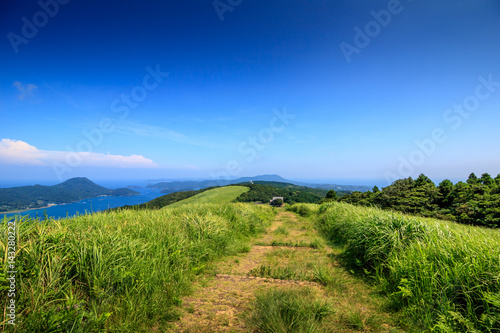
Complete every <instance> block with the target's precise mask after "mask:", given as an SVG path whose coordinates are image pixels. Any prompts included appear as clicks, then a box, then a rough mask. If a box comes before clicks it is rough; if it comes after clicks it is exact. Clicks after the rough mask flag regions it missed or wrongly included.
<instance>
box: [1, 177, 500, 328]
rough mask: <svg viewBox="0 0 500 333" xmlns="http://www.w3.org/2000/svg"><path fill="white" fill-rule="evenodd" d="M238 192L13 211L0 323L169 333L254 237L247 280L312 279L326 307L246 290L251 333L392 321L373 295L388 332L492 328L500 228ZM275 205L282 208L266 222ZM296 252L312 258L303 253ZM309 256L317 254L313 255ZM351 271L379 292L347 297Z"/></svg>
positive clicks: (498, 293) (498, 314)
mask: <svg viewBox="0 0 500 333" xmlns="http://www.w3.org/2000/svg"><path fill="white" fill-rule="evenodd" d="M247 190H248V188H247V187H239V186H228V187H222V188H218V189H214V190H207V191H205V192H202V193H200V194H199V195H197V196H193V197H191V198H188V199H187V200H182V201H179V202H177V203H175V204H174V205H170V206H168V207H164V208H162V209H143V210H134V209H123V210H114V211H109V212H105V213H97V214H92V215H82V216H77V217H75V218H71V219H62V220H51V219H47V220H43V221H40V220H33V219H28V218H17V220H16V237H15V243H16V248H17V250H16V253H15V268H16V271H17V273H16V289H17V290H16V309H17V313H16V325H15V326H12V325H10V324H8V322H7V321H8V319H9V318H8V317H7V316H6V315H5V314H6V313H8V309H7V308H6V307H7V304H9V301H10V299H9V297H8V296H7V295H8V293H7V289H8V285H9V284H8V283H7V277H8V275H7V274H6V273H7V271H8V261H9V256H10V255H9V253H8V252H9V248H8V231H9V230H8V225H7V221H8V220H7V219H5V220H4V221H3V222H4V223H2V224H0V229H1V235H2V236H1V237H2V238H1V239H0V250H1V251H3V253H4V256H3V257H2V267H3V268H4V270H3V271H2V272H1V273H0V279H1V280H2V287H1V288H2V293H0V301H1V302H2V306H3V307H4V317H3V318H4V319H3V321H2V323H1V326H2V329H3V331H7V332H95V331H106V332H130V331H133V332H150V331H158V332H162V331H169V330H170V329H171V325H173V324H172V323H174V322H179V319H180V317H181V316H184V315H185V314H184V313H183V312H182V308H183V297H185V296H186V295H189V294H191V293H192V292H193V285H194V284H195V282H196V281H198V282H199V281H200V280H201V281H204V280H205V279H206V278H207V277H208V279H210V276H212V277H213V276H215V274H216V272H217V270H220V267H225V266H224V265H226V264H225V263H226V262H229V261H231V260H233V259H234V258H235V256H236V258H239V257H238V256H240V255H241V256H244V255H246V254H247V253H249V251H251V248H252V246H256V247H257V248H258V247H259V246H260V248H261V249H266V251H270V252H269V255H266V256H264V257H262V258H263V259H262V260H263V261H262V263H260V264H259V265H256V266H255V267H254V268H252V269H251V270H250V271H249V272H248V273H247V275H248V276H253V277H261V278H272V279H277V280H285V281H288V280H300V281H310V282H315V283H319V284H320V285H323V286H325V291H324V293H325V295H326V296H325V297H329V301H328V302H327V303H324V302H323V301H321V299H322V297H323V296H321V297H320V296H314V295H313V294H311V291H307V290H305V291H304V290H302V291H301V290H298V289H297V290H288V291H286V290H285V291H276V292H271V291H270V292H257V293H256V299H255V302H256V303H255V304H256V305H255V306H254V311H253V312H252V314H251V316H250V323H253V324H252V325H257V326H258V327H260V329H261V330H262V331H269V332H273V330H275V328H272V327H276V326H275V325H278V326H279V325H284V324H283V322H282V320H285V319H286V318H288V317H289V318H288V319H286V320H289V321H290V323H289V324H286V325H289V327H295V326H294V325H295V324H297V323H298V322H297V320H298V321H303V320H302V319H297V318H307V320H306V321H304V323H301V324H300V325H301V326H300V327H303V328H301V329H300V331H302V330H303V331H304V332H309V331H311V330H312V331H318V332H319V331H324V330H320V329H319V328H318V327H320V326H321V325H323V326H324V325H326V326H328V325H330V324H331V323H332V322H337V324H335V325H338V326H335V327H344V328H345V331H346V332H347V331H350V329H354V330H356V329H358V330H359V329H360V330H364V329H367V328H369V329H371V330H375V331H380V330H383V329H384V327H386V328H388V327H393V328H394V327H395V326H394V325H393V324H392V323H391V320H392V319H387V318H388V317H384V316H385V315H383V314H382V312H376V311H375V310H373V311H374V312H373V313H371V312H370V314H367V313H365V312H363V311H365V310H363V309H365V308H366V307H367V306H366V304H371V303H373V304H378V303H377V302H379V301H377V300H376V299H379V297H380V295H382V297H381V298H380V299H383V302H384V304H386V305H385V309H387V310H389V311H390V312H392V313H393V314H394V318H398V320H399V324H398V327H400V328H405V327H406V328H407V330H408V331H412V332H413V331H418V332H427V331H435V332H499V331H500V246H499V245H500V230H493V229H486V228H482V227H474V226H466V225H461V224H457V223H454V222H449V221H442V220H436V219H429V218H423V217H414V216H410V215H404V214H402V213H397V212H392V211H387V210H380V209H376V208H368V207H359V206H353V205H350V204H347V203H342V202H329V203H324V204H321V205H316V204H304V203H303V204H295V205H292V206H290V205H287V206H286V207H285V210H287V211H289V212H286V213H285V212H283V211H282V209H275V208H272V207H270V206H269V205H254V204H245V203H234V202H230V201H233V200H235V198H236V197H238V195H240V194H241V193H243V192H244V191H247ZM200 202H202V203H200ZM277 212H281V213H280V214H285V215H278V216H282V217H281V219H280V220H278V221H276V217H277V215H276V214H277ZM290 212H293V213H295V214H291V213H290ZM286 214H289V215H286ZM287 216H288V217H287ZM293 216H297V218H298V220H297V219H296V218H292V217H293ZM285 217H286V218H285ZM273 221H274V222H273ZM280 221H281V222H280ZM271 223H274V227H272V228H271V229H270V231H269V230H268V232H267V233H266V230H267V228H268V227H269V226H270V225H271ZM314 229H316V230H317V231H319V232H320V235H322V236H323V238H324V239H326V240H327V241H328V242H329V245H330V247H328V246H325V244H324V242H325V240H323V239H322V238H320V236H319V235H317V231H316V230H314ZM258 237H260V238H258ZM273 247H274V248H275V250H271V249H270V248H273ZM328 248H330V250H328ZM307 251H309V252H311V255H312V253H313V252H314V251H316V252H317V253H316V252H314V253H316V254H315V255H314V256H307V255H305V253H308V252H307ZM318 251H319V252H318ZM296 252H297V253H300V255H299V254H297V253H296ZM323 252H324V253H323ZM318 253H323V254H325V256H324V258H323V259H322V260H323V261H321V260H320V258H319V257H317V256H318V255H319V254H318ZM328 253H329V254H328ZM326 254H328V256H326ZM282 255H284V256H286V258H287V260H288V261H289V262H288V261H287V260H284V258H282V257H280V256H282ZM275 257H276V258H275ZM278 257H279V258H278ZM228 258H233V259H228ZM242 258H243V257H242ZM306 259H307V260H306ZM234 260H235V262H239V260H240V259H234ZM241 260H243V259H241ZM249 260H250V259H249ZM273 260H274V261H273ZM303 261H304V262H303ZM231 262H232V261H231ZM285 262H288V263H287V264H286V265H285V266H283V265H284V263H285ZM337 263H338V264H339V265H337ZM221 264H222V266H221ZM217 265H218V266H217ZM282 266H283V267H282ZM217 267H219V268H217ZM252 267H253V266H252ZM349 276H350V277H349ZM353 277H354V278H355V279H356V278H358V277H359V278H360V279H361V280H360V281H364V282H365V284H366V282H368V285H370V288H375V289H376V290H378V291H379V295H378V296H369V295H368V293H367V292H366V291H363V293H362V294H364V295H365V294H366V295H365V296H363V297H362V298H360V297H359V296H356V295H357V294H356V292H355V291H356V290H355V289H359V290H364V288H365V287H364V286H362V285H361V284H360V282H359V283H358V282H356V281H354V280H353V279H352V278H353ZM351 289H352V290H351ZM346 290H351V291H350V293H346ZM234 292H237V291H236V290H235V291H234ZM238 292H239V291H238ZM318 295H319V294H318ZM332 297H333V298H332ZM335 297H337V298H338V297H344V298H345V299H343V300H342V302H339V301H335V299H336V298H335ZM356 297H357V298H356ZM372 298H373V300H372ZM355 299H358V300H357V301H354V300H355ZM361 299H363V301H360V300H361ZM315 300H317V301H318V302H316V301H315ZM315 302H316V303H315ZM350 303H353V304H350ZM238 304H239V303H238ZM329 304H330V305H329ZM332 304H333V307H332ZM283 306H285V308H286V318H281V316H282V315H283V313H282V310H279V309H280V308H281V307H283ZM351 307H352V309H351ZM371 307H373V308H375V307H376V306H369V308H371ZM358 308H359V309H358ZM380 309H381V308H380ZM292 310H293V311H292ZM273 311H274V312H273ZM276 311H277V312H276ZM283 311H284V310H283ZM290 311H292V312H290ZM318 311H319V312H318ZM370 311H372V310H370ZM377 311H379V310H377ZM391 316H392V315H391ZM358 317H359V318H358ZM280 318H281V319H280ZM363 318H365V319H366V320H365V319H363ZM373 318H375V319H376V320H375V319H373ZM381 318H382V319H381ZM383 318H386V319H383ZM323 319H325V320H323ZM358 319H359V320H358ZM369 319H370V320H371V322H370V320H369ZM304 320H305V319H304ZM311 320H312V321H311ZM320 321H321V322H322V323H323V324H321V325H320ZM379 322H387V323H388V324H387V325H386V324H384V325H385V326H384V325H382V324H380V323H379ZM256 323H257V324H256ZM264 323H269V327H268V328H263V327H264V326H266V325H267V324H265V325H264ZM346 323H347V324H346ZM302 324H303V325H302ZM263 325H264V326H263ZM318 325H319V326H318ZM266 327H267V326H266ZM308 327H309V328H310V329H309V328H308ZM313 327H316V328H313ZM415 327H416V328H417V329H416V330H415ZM312 331H311V332H312ZM326 331H328V330H326ZM393 331H394V332H396V331H398V332H399V331H400V330H399V328H398V329H396V328H394V330H393ZM283 332H288V330H286V329H285V330H284V331H283Z"/></svg>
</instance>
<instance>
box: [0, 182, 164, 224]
mask: <svg viewBox="0 0 500 333" xmlns="http://www.w3.org/2000/svg"><path fill="white" fill-rule="evenodd" d="M133 190H134V191H137V192H139V193H141V194H140V195H132V196H128V197H98V198H93V199H85V200H82V201H78V202H73V203H69V204H64V205H57V206H52V207H49V208H42V209H33V210H28V211H24V212H20V213H10V214H0V219H3V217H4V216H7V217H10V216H14V215H21V216H27V215H29V216H30V217H32V218H36V217H40V218H43V217H44V216H45V213H46V214H47V215H48V217H51V218H54V219H60V218H66V217H72V216H75V215H77V214H79V215H82V214H85V213H96V212H100V211H103V210H106V209H108V208H115V207H121V206H125V205H138V204H141V203H145V202H148V201H150V200H153V199H155V198H158V197H160V196H162V195H165V193H160V190H157V189H150V188H134V189H133Z"/></svg>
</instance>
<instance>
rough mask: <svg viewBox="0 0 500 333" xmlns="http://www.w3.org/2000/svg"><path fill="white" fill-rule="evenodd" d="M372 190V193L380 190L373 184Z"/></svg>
mask: <svg viewBox="0 0 500 333" xmlns="http://www.w3.org/2000/svg"><path fill="white" fill-rule="evenodd" d="M372 192H373V193H379V192H380V189H379V188H378V186H377V185H375V186H373V189H372Z"/></svg>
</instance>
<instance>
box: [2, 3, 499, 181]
mask: <svg viewBox="0 0 500 333" xmlns="http://www.w3.org/2000/svg"><path fill="white" fill-rule="evenodd" d="M0 31H1V39H0V40H1V42H0V70H1V72H0V73H1V75H0V117H1V119H0V180H4V181H5V180H24V181H26V182H28V181H32V180H39V181H45V182H51V181H52V182H54V183H57V182H58V181H59V180H65V179H68V178H71V177H77V176H85V177H89V178H91V179H123V178H130V179H135V178H141V179H156V178H181V177H182V178H205V179H208V178H212V177H216V176H218V177H219V176H220V177H227V176H231V177H240V176H252V175H257V174H279V175H281V176H283V177H285V178H291V179H316V180H329V181H335V182H337V183H340V184H342V183H344V184H345V183H358V184H360V183H361V184H362V183H365V184H367V185H370V184H373V183H377V184H382V185H387V184H388V183H390V181H392V180H394V179H397V178H403V177H407V176H412V177H415V176H418V174H420V173H425V174H426V175H428V176H429V177H430V178H432V179H434V180H440V179H444V178H450V179H465V178H466V177H467V176H468V174H469V173H471V172H475V173H476V174H478V175H480V174H481V173H483V172H488V173H490V174H492V175H493V176H496V175H497V174H498V173H500V145H499V138H500V131H499V124H500V61H499V56H500V3H499V2H498V1H496V0H484V1H473V0H467V1H451V0H442V1H431V0H420V1H410V0H401V1H395V0H391V1H347V0H346V1H343V0H339V1H337V0H336V1H331V0H308V1H286V2H285V1H273V0H266V1H262V0H253V1H250V0H216V1H213V0H204V1H201V0H199V1H198V0H197V1H126V0H121V1H94V0H87V1H79V0H41V1H40V2H39V1H11V2H2V4H1V5H0Z"/></svg>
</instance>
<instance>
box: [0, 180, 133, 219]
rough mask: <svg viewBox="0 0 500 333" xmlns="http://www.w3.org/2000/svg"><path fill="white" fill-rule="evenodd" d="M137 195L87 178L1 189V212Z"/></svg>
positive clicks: (131, 191)
mask: <svg viewBox="0 0 500 333" xmlns="http://www.w3.org/2000/svg"><path fill="white" fill-rule="evenodd" d="M137 194H139V192H136V191H133V190H130V189H126V188H119V189H116V190H111V189H108V188H105V187H102V186H99V185H97V184H95V183H94V182H92V181H91V180H89V179H87V178H84V177H79V178H71V179H68V180H67V181H65V182H64V183H61V184H57V185H53V186H43V185H33V186H20V187H11V188H0V211H3V212H5V211H11V210H22V209H31V208H40V207H45V206H47V205H48V204H50V203H54V204H61V203H68V202H74V201H79V200H83V199H89V198H95V197H99V196H102V195H117V196H118V195H119V196H128V195H137Z"/></svg>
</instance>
